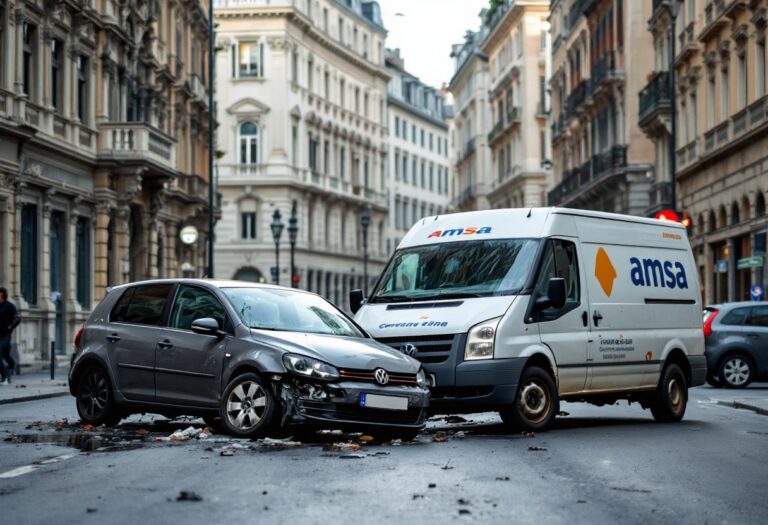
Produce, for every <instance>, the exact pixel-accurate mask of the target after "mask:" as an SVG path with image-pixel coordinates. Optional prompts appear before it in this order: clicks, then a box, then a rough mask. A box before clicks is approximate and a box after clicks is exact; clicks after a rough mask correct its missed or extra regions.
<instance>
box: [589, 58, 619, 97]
mask: <svg viewBox="0 0 768 525" xmlns="http://www.w3.org/2000/svg"><path fill="white" fill-rule="evenodd" d="M616 73H617V71H616V55H615V53H614V52H613V51H608V52H607V53H604V54H603V56H601V57H600V58H598V59H597V60H596V61H595V63H594V64H592V69H591V77H592V78H591V80H590V85H589V93H590V95H592V94H594V93H595V92H596V91H598V90H599V89H600V88H601V87H602V86H603V84H605V83H607V82H608V81H611V80H614V79H615V78H617V74H616Z"/></svg>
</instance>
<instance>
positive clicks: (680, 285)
mask: <svg viewBox="0 0 768 525" xmlns="http://www.w3.org/2000/svg"><path fill="white" fill-rule="evenodd" d="M625 257H626V258H625ZM616 258H617V255H616V254H614V256H613V258H612V257H611V256H609V255H608V252H607V251H606V250H605V248H599V249H598V250H597V253H596V255H595V278H596V279H597V281H598V283H599V284H600V287H601V288H602V289H603V292H605V295H606V296H608V297H611V295H612V293H613V288H614V287H613V284H614V281H615V280H616V279H617V278H619V273H618V272H617V271H616V269H615V268H614V265H613V261H612V259H616ZM621 259H623V260H626V261H628V262H629V267H628V272H627V273H628V274H629V281H630V282H631V283H632V284H633V285H634V286H635V287H638V288H646V287H647V288H669V289H680V290H687V289H688V276H687V275H686V271H685V265H684V264H683V263H682V262H680V261H678V260H674V259H672V260H669V259H666V258H665V259H659V258H656V257H637V256H635V255H632V254H626V255H624V254H622V256H621ZM622 280H623V279H622Z"/></svg>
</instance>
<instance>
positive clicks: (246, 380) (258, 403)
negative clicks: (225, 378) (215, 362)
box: [219, 372, 275, 438]
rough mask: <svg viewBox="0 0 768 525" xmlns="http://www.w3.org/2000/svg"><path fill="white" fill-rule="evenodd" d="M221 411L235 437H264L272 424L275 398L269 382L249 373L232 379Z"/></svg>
mask: <svg viewBox="0 0 768 525" xmlns="http://www.w3.org/2000/svg"><path fill="white" fill-rule="evenodd" d="M219 413H220V415H221V423H222V424H223V425H224V428H225V429H226V431H227V432H228V433H230V434H232V435H233V436H237V437H243V438H257V437H264V436H266V435H267V433H268V432H269V431H270V429H271V426H272V420H273V415H274V413H275V399H274V397H273V396H272V393H271V392H270V390H269V387H268V385H267V383H266V382H265V381H264V380H263V379H262V378H261V377H259V376H258V375H257V374H254V373H250V372H249V373H246V374H241V375H239V376H237V377H236V378H234V379H233V380H232V381H230V382H229V384H228V385H227V388H226V389H225V390H224V395H223V396H222V398H221V406H220V407H219Z"/></svg>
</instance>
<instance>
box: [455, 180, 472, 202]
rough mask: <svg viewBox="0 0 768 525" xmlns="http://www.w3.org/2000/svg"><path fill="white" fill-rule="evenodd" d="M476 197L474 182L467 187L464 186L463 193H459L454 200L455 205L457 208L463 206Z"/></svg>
mask: <svg viewBox="0 0 768 525" xmlns="http://www.w3.org/2000/svg"><path fill="white" fill-rule="evenodd" d="M474 198H475V187H474V184H469V185H468V186H467V187H466V188H464V189H463V190H462V191H461V193H459V194H458V195H457V196H456V200H455V201H454V203H453V204H454V206H456V207H457V208H460V207H462V206H463V205H465V204H466V203H467V202H469V201H470V200H472V199H474Z"/></svg>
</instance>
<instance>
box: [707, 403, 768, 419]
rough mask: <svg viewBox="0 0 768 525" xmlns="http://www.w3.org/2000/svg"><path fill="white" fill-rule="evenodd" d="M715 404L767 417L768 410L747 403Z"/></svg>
mask: <svg viewBox="0 0 768 525" xmlns="http://www.w3.org/2000/svg"><path fill="white" fill-rule="evenodd" d="M717 404H718V405H723V406H726V407H731V408H741V409H744V410H751V411H753V412H756V413H757V414H760V415H763V416H768V409H765V408H760V407H758V406H755V405H750V404H748V403H742V402H740V401H718V402H717Z"/></svg>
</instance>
